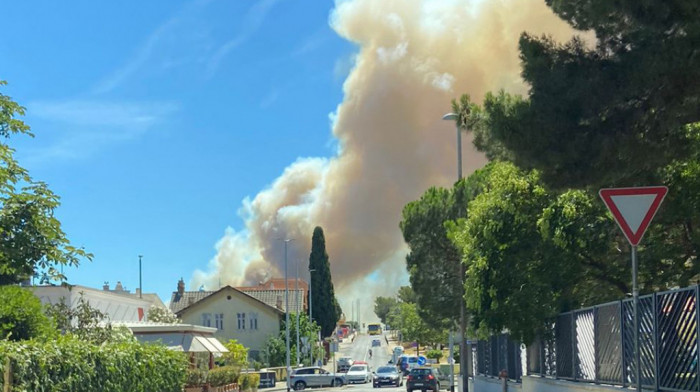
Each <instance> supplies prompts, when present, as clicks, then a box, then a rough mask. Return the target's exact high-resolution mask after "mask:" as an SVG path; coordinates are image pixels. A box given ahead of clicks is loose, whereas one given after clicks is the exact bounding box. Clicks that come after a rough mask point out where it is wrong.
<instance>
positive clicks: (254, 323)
mask: <svg viewBox="0 0 700 392" xmlns="http://www.w3.org/2000/svg"><path fill="white" fill-rule="evenodd" d="M248 316H249V317H250V329H251V330H253V331H257V330H258V314H257V313H250V314H249V315H248Z"/></svg>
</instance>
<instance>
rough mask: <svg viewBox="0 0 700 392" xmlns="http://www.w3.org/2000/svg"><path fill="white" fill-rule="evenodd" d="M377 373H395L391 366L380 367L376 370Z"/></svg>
mask: <svg viewBox="0 0 700 392" xmlns="http://www.w3.org/2000/svg"><path fill="white" fill-rule="evenodd" d="M377 373H396V368H395V367H392V366H382V367H380V368H379V369H377Z"/></svg>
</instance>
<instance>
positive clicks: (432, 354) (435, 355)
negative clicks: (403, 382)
mask: <svg viewBox="0 0 700 392" xmlns="http://www.w3.org/2000/svg"><path fill="white" fill-rule="evenodd" d="M425 356H426V357H428V358H430V359H434V360H436V361H437V363H440V358H442V350H428V352H427V353H426V354H425Z"/></svg>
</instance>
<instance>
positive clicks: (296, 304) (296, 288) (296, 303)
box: [294, 261, 301, 366]
mask: <svg viewBox="0 0 700 392" xmlns="http://www.w3.org/2000/svg"><path fill="white" fill-rule="evenodd" d="M299 263H300V262H299V261H297V274H296V283H294V308H295V309H296V311H297V366H299V363H300V362H301V359H300V357H299V314H300V313H301V312H300V310H301V309H299Z"/></svg>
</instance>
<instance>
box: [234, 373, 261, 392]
mask: <svg viewBox="0 0 700 392" xmlns="http://www.w3.org/2000/svg"><path fill="white" fill-rule="evenodd" d="M238 384H239V385H240V388H241V391H257V390H258V385H260V375H259V374H257V373H242V374H241V376H240V377H239V378H238Z"/></svg>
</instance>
